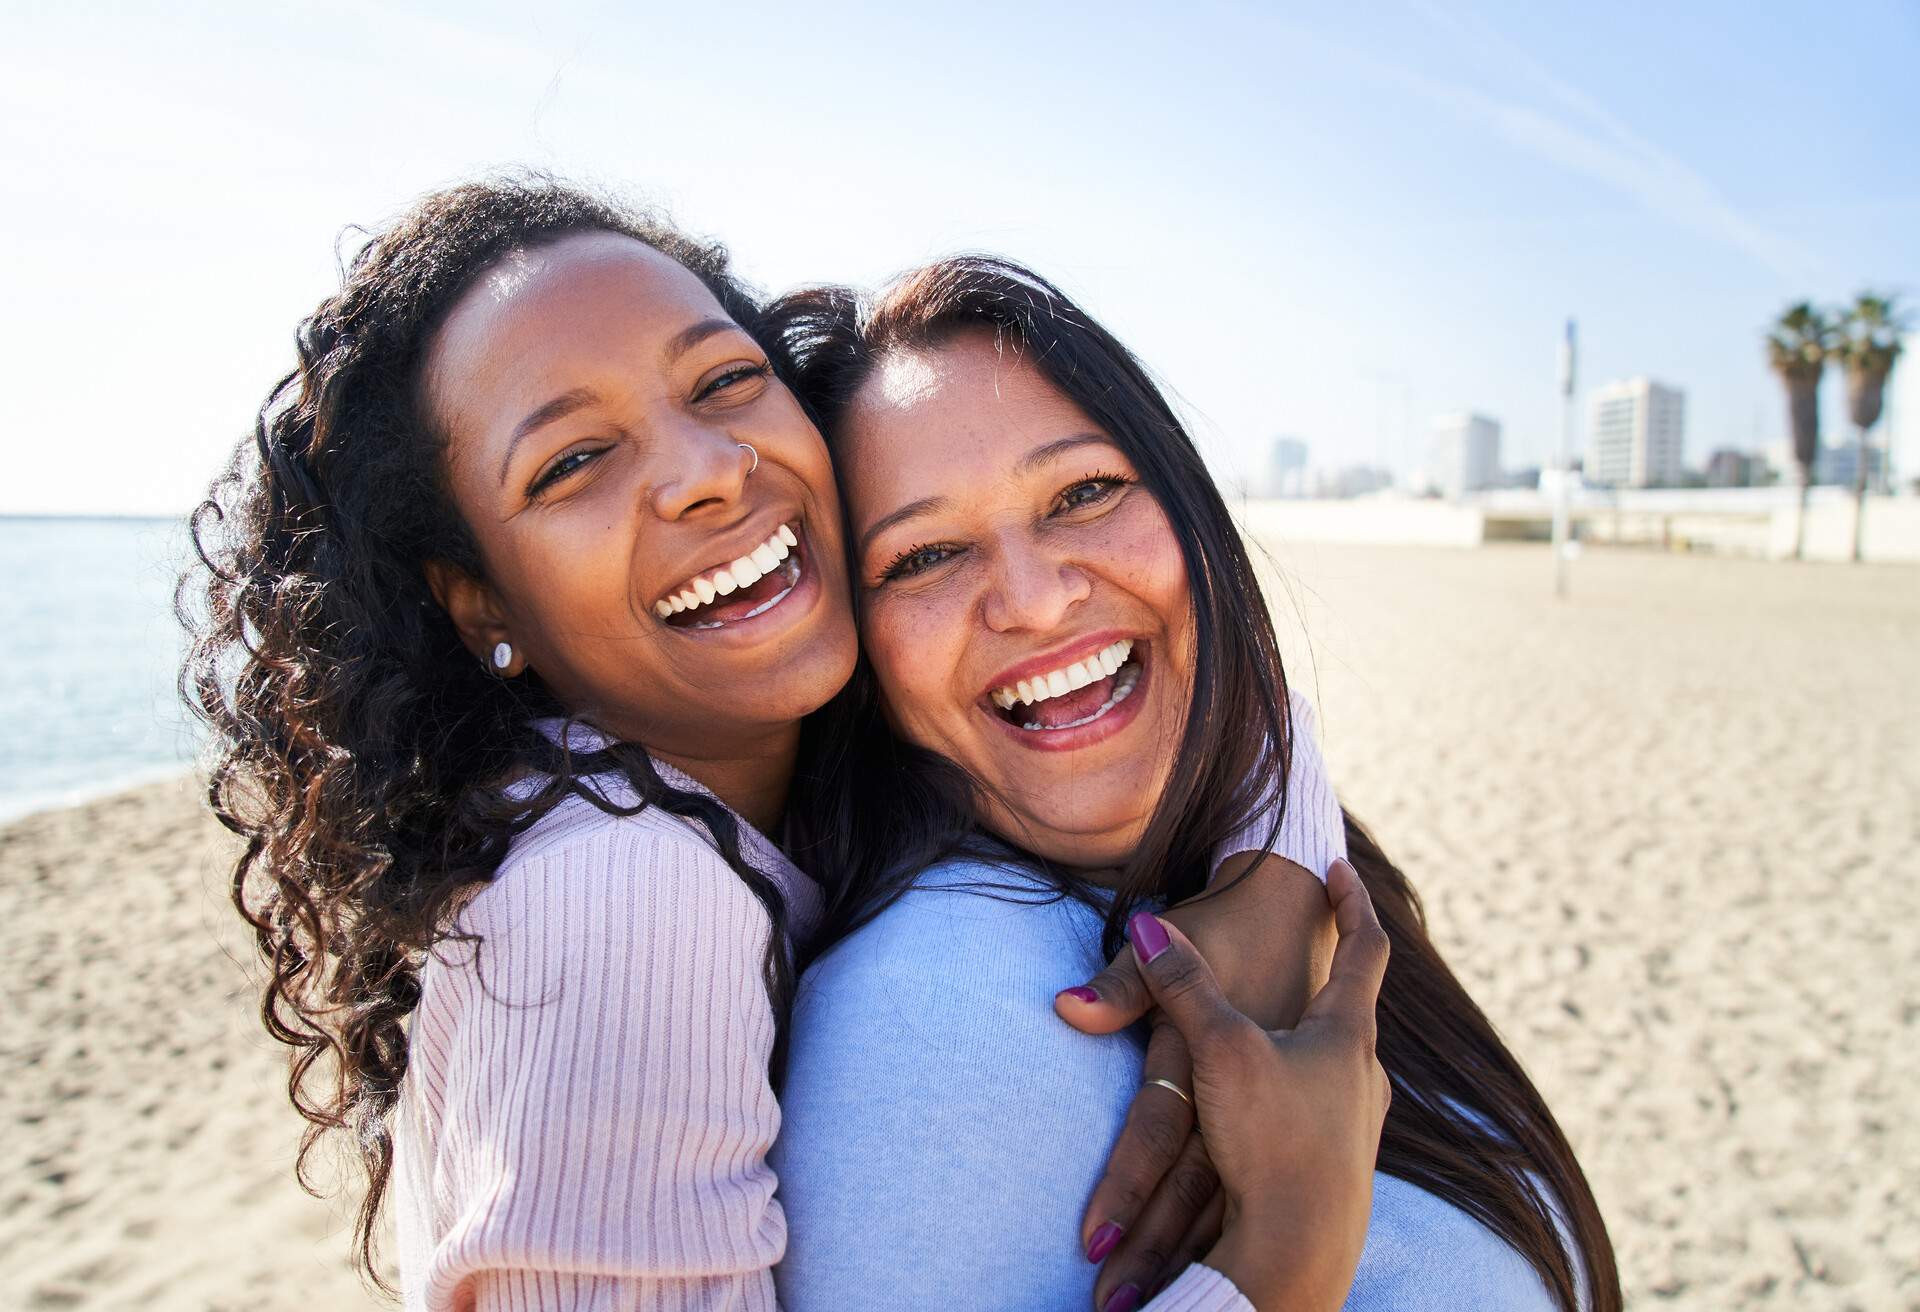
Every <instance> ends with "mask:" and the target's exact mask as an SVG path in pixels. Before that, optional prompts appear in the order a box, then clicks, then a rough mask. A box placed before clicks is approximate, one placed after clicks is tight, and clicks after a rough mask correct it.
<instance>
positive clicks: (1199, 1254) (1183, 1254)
mask: <svg viewBox="0 0 1920 1312" xmlns="http://www.w3.org/2000/svg"><path fill="white" fill-rule="evenodd" d="M1226 1225H1227V1191H1226V1190H1224V1189H1216V1190H1214V1191H1213V1201H1212V1202H1210V1203H1208V1204H1207V1205H1206V1207H1205V1208H1204V1209H1203V1210H1202V1211H1201V1213H1200V1215H1198V1216H1196V1217H1194V1218H1193V1224H1192V1225H1190V1226H1188V1227H1187V1235H1186V1238H1184V1239H1182V1240H1181V1241H1180V1244H1179V1246H1178V1247H1176V1248H1175V1249H1174V1250H1173V1257H1172V1259H1171V1260H1170V1261H1168V1263H1167V1278H1168V1279H1169V1280H1172V1279H1174V1278H1175V1277H1177V1276H1178V1275H1179V1274H1180V1273H1181V1272H1182V1271H1185V1270H1186V1269H1187V1268H1188V1267H1190V1266H1192V1265H1193V1264H1194V1263H1195V1262H1199V1261H1204V1260H1205V1258H1206V1256H1207V1254H1208V1253H1211V1252H1212V1251H1213V1246H1214V1245H1215V1244H1217V1243H1219V1242H1220V1234H1221V1231H1223V1230H1225V1229H1226ZM1156 1292H1157V1291H1156Z"/></svg>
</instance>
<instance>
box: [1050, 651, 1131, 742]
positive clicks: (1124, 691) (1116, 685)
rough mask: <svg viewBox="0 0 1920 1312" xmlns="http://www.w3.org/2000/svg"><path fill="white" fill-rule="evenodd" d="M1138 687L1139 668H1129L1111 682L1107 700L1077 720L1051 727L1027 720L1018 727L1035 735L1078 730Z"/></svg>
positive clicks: (1116, 704)
mask: <svg viewBox="0 0 1920 1312" xmlns="http://www.w3.org/2000/svg"><path fill="white" fill-rule="evenodd" d="M1139 685H1140V667H1139V666H1137V665H1135V666H1131V667H1129V668H1128V669H1127V671H1126V673H1124V674H1122V675H1121V676H1120V677H1119V678H1117V679H1115V680H1114V681H1113V691H1112V692H1110V693H1108V694H1107V699H1106V700H1105V701H1104V702H1101V703H1100V705H1098V706H1096V707H1095V708H1094V709H1093V710H1091V711H1088V712H1087V713H1086V714H1085V715H1083V716H1081V717H1080V718H1079V719H1077V720H1069V721H1068V722H1067V723H1065V724H1053V725H1047V724H1042V723H1040V721H1038V720H1029V721H1027V723H1025V724H1023V725H1021V726H1020V727H1021V728H1023V729H1031V730H1033V731H1035V732H1037V733H1058V732H1060V731H1061V730H1062V729H1078V728H1079V727H1080V726H1081V725H1083V724H1092V723H1093V722H1094V721H1095V720H1097V719H1099V718H1100V717H1101V716H1103V715H1105V714H1106V713H1107V712H1108V711H1110V710H1112V709H1113V708H1114V707H1116V706H1118V705H1119V704H1120V703H1121V702H1123V701H1125V700H1126V699H1127V698H1129V697H1131V696H1133V690H1134V689H1135V688H1137V687H1138V686H1139Z"/></svg>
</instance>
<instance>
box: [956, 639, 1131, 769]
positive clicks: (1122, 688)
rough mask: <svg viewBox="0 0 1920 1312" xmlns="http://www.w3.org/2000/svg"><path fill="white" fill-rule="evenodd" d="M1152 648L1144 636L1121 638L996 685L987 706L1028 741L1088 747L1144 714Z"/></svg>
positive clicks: (1052, 747) (1044, 747)
mask: <svg viewBox="0 0 1920 1312" xmlns="http://www.w3.org/2000/svg"><path fill="white" fill-rule="evenodd" d="M1149 654H1150V651H1149V647H1148V644H1147V643H1146V642H1145V641H1144V640H1142V639H1138V638H1119V639H1116V640H1114V641H1111V642H1108V643H1107V644H1106V645H1105V646H1103V647H1101V648H1099V649H1098V650H1096V651H1094V652H1092V653H1090V654H1088V655H1086V656H1083V657H1081V658H1080V659H1078V660H1073V661H1068V662H1065V663H1064V664H1062V665H1061V666H1060V667H1059V668H1057V669H1051V670H1046V671H1044V672H1035V673H1033V674H1031V675H1027V676H1025V677H1022V678H1019V679H1016V680H1014V681H1013V682H1011V683H1008V684H1004V685H1002V686H1000V687H996V688H994V689H993V690H992V691H990V692H989V693H987V695H986V697H985V698H984V699H983V700H984V702H985V705H984V706H983V708H982V709H983V711H984V712H985V713H986V714H989V715H991V716H992V717H993V718H994V719H996V720H998V721H999V722H1000V723H1001V724H1002V725H1003V726H1004V727H1005V729H1006V731H1007V732H1009V733H1010V734H1012V735H1013V737H1014V740H1015V741H1016V742H1018V743H1020V744H1021V745H1022V746H1024V747H1031V748H1034V749H1035V750H1039V751H1071V750H1075V749H1077V748H1082V747H1088V746H1091V745H1092V744H1094V743H1096V742H1102V741H1104V740H1105V739H1107V738H1110V737H1112V736H1113V735H1114V734H1116V733H1118V732H1120V730H1122V729H1124V728H1125V727H1126V726H1127V725H1129V724H1131V723H1132V722H1133V721H1134V719H1135V718H1136V717H1137V716H1138V715H1139V712H1140V708H1141V706H1142V705H1143V704H1144V702H1145V698H1144V697H1142V696H1141V693H1142V691H1143V689H1144V686H1145V684H1146V682H1147V676H1148V673H1149V666H1150V661H1149Z"/></svg>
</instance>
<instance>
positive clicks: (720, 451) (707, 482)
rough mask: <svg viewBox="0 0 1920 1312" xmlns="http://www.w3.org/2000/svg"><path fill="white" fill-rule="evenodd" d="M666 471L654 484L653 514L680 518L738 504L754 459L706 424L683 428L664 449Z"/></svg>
mask: <svg viewBox="0 0 1920 1312" xmlns="http://www.w3.org/2000/svg"><path fill="white" fill-rule="evenodd" d="M661 456H662V460H661V465H662V467H663V468H664V469H665V470H666V471H667V472H666V473H665V475H664V476H663V477H662V478H660V480H659V481H658V482H656V483H655V484H654V485H653V493H652V501H653V513H654V514H656V515H658V516H659V517H660V518H661V519H665V520H677V519H683V518H685V517H686V516H688V515H691V514H695V513H697V512H699V511H702V510H709V509H714V508H725V507H728V506H733V505H737V504H738V503H739V501H740V494H741V492H742V491H743V490H744V489H745V487H746V484H747V471H748V470H749V469H751V468H752V467H753V459H752V457H751V456H749V455H748V453H747V451H746V448H744V447H742V446H741V445H740V444H739V443H738V442H736V441H734V440H733V438H732V437H730V436H729V435H728V434H726V433H725V432H720V431H715V430H712V429H708V428H704V427H690V428H688V429H685V430H682V432H681V433H680V434H679V435H678V436H677V437H676V438H675V440H674V442H673V444H672V447H671V448H670V449H668V450H665V451H662V452H661Z"/></svg>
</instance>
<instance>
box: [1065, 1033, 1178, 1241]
mask: <svg viewBox="0 0 1920 1312" xmlns="http://www.w3.org/2000/svg"><path fill="white" fill-rule="evenodd" d="M1153 1080H1165V1081H1166V1082H1167V1083H1168V1084H1171V1085H1173V1086H1175V1088H1180V1089H1185V1090H1188V1091H1189V1093H1191V1091H1192V1089H1193V1062H1192V1061H1191V1060H1190V1059H1189V1057H1188V1056H1187V1044H1186V1040H1184V1039H1182V1038H1181V1037H1180V1031H1179V1030H1176V1029H1175V1028H1174V1027H1173V1026H1171V1025H1165V1024H1161V1025H1155V1026H1154V1027H1153V1034H1152V1035H1151V1037H1149V1038H1148V1040H1147V1060H1146V1065H1145V1066H1144V1067H1143V1068H1142V1069H1141V1072H1140V1089H1139V1092H1137V1093H1135V1094H1134V1095H1133V1105H1132V1106H1131V1107H1129V1108H1128V1109H1127V1121H1126V1124H1125V1125H1123V1126H1121V1127H1120V1137H1119V1138H1118V1139H1116V1140H1114V1144H1113V1152H1111V1153H1110V1154H1108V1156H1107V1169H1106V1172H1105V1174H1103V1175H1102V1176H1101V1177H1100V1183H1099V1184H1097V1185H1095V1186H1094V1187H1093V1195H1092V1197H1090V1198H1089V1199H1088V1200H1087V1210H1086V1214H1085V1215H1084V1216H1083V1217H1082V1218H1081V1220H1080V1245H1081V1250H1082V1251H1083V1252H1085V1253H1086V1255H1087V1260H1088V1261H1089V1262H1099V1261H1102V1260H1104V1259H1105V1258H1106V1256H1107V1254H1109V1253H1111V1252H1112V1251H1113V1250H1114V1248H1115V1247H1116V1246H1117V1245H1118V1244H1119V1242H1120V1240H1121V1238H1122V1237H1123V1236H1124V1235H1126V1234H1127V1233H1128V1232H1129V1231H1131V1230H1132V1228H1133V1225H1134V1222H1135V1220H1136V1218H1138V1217H1139V1215H1140V1213H1141V1210H1142V1209H1143V1208H1144V1207H1145V1206H1146V1204H1147V1200H1148V1199H1149V1198H1151V1197H1152V1196H1153V1194H1154V1191H1155V1190H1156V1189H1158V1188H1159V1187H1160V1182H1161V1181H1162V1180H1163V1179H1164V1178H1165V1177H1166V1174H1167V1172H1168V1171H1169V1170H1170V1169H1172V1167H1173V1165H1174V1163H1175V1162H1177V1161H1178V1160H1179V1158H1180V1153H1181V1150H1182V1149H1183V1148H1185V1147H1186V1143H1187V1140H1188V1138H1190V1137H1191V1135H1192V1133H1193V1108H1192V1105H1191V1104H1189V1103H1188V1102H1187V1101H1186V1099H1184V1098H1182V1097H1181V1096H1180V1095H1179V1094H1177V1093H1175V1092H1173V1090H1172V1089H1168V1088H1166V1087H1165V1086H1163V1085H1159V1084H1154V1083H1151V1081H1153Z"/></svg>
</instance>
